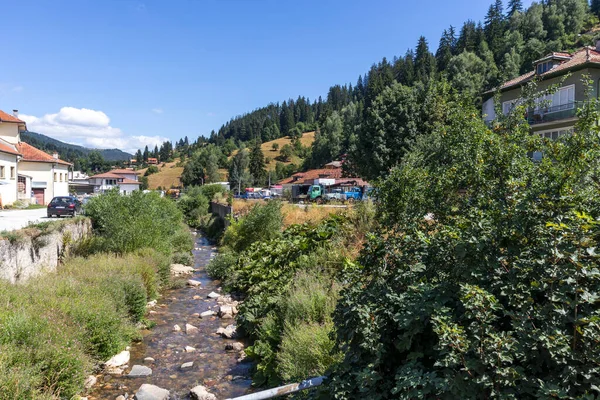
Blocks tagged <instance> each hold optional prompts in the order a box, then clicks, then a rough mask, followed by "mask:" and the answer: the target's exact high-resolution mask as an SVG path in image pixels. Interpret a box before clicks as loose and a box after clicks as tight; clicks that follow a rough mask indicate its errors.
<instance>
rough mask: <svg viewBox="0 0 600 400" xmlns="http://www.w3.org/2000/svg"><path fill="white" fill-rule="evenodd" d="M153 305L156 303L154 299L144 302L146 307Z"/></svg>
mask: <svg viewBox="0 0 600 400" xmlns="http://www.w3.org/2000/svg"><path fill="white" fill-rule="evenodd" d="M155 305H156V300H152V301H149V302H148V303H146V307H147V308H152V307H154V306H155Z"/></svg>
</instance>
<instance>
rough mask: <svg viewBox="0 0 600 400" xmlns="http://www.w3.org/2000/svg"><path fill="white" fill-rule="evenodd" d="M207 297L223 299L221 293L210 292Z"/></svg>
mask: <svg viewBox="0 0 600 400" xmlns="http://www.w3.org/2000/svg"><path fill="white" fill-rule="evenodd" d="M207 297H208V298H209V299H218V298H219V297H221V295H220V294H219V293H215V292H210V293H209V294H208V296H207Z"/></svg>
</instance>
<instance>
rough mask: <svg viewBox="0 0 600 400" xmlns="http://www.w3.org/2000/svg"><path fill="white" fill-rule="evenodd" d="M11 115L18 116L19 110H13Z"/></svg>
mask: <svg viewBox="0 0 600 400" xmlns="http://www.w3.org/2000/svg"><path fill="white" fill-rule="evenodd" d="M13 116H14V117H15V118H19V110H13Z"/></svg>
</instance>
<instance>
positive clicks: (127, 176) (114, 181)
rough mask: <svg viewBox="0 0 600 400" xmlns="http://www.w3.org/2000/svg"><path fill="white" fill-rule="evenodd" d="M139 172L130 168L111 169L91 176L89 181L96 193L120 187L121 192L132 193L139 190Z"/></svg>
mask: <svg viewBox="0 0 600 400" xmlns="http://www.w3.org/2000/svg"><path fill="white" fill-rule="evenodd" d="M138 175H139V172H136V171H133V170H130V169H113V170H111V171H108V172H105V173H102V174H98V175H94V176H90V179H89V183H90V185H92V186H93V187H94V193H104V192H105V191H107V190H112V189H115V188H118V189H119V192H120V193H121V194H131V192H133V191H134V190H139V189H140V185H141V182H139V181H138Z"/></svg>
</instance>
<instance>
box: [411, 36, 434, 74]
mask: <svg viewBox="0 0 600 400" xmlns="http://www.w3.org/2000/svg"><path fill="white" fill-rule="evenodd" d="M434 73H435V57H434V55H433V54H431V52H430V51H429V46H428V45H427V40H426V39H425V37H424V36H421V37H420V38H419V42H418V43H417V51H416V54H415V78H416V80H417V81H419V82H427V81H428V80H429V79H430V78H432V77H433V74H434Z"/></svg>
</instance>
